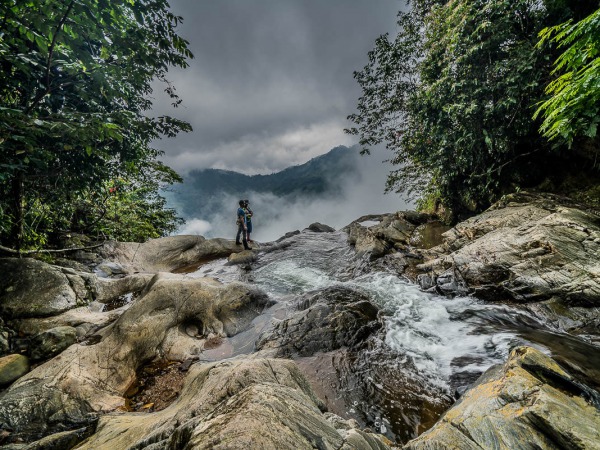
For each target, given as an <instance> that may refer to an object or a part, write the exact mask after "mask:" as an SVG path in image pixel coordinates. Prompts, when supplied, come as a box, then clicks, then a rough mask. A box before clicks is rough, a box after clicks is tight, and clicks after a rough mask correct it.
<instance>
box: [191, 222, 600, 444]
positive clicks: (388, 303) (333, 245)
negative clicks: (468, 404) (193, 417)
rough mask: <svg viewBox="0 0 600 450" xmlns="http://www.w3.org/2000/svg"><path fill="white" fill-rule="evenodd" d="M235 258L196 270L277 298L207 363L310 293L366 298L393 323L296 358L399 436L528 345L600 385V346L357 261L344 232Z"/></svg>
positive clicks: (348, 411)
mask: <svg viewBox="0 0 600 450" xmlns="http://www.w3.org/2000/svg"><path fill="white" fill-rule="evenodd" d="M268 248H269V246H267V245H265V246H263V247H262V249H268ZM225 263H226V259H219V260H214V261H211V262H208V263H205V264H203V265H202V266H200V267H199V268H197V270H195V271H193V272H190V273H188V274H187V276H190V277H205V276H209V277H213V278H216V279H218V280H220V281H222V282H224V283H228V282H232V281H242V282H247V283H251V284H253V285H254V286H256V287H257V288H259V289H261V290H262V291H264V292H266V293H267V294H268V295H269V296H270V297H271V298H272V299H273V300H274V301H275V302H276V303H275V304H274V306H272V307H270V308H268V309H267V310H266V311H262V313H261V314H260V315H259V316H258V317H257V318H256V319H255V320H254V322H253V326H252V327H251V329H249V330H246V331H244V332H242V333H240V334H238V335H235V336H233V337H231V338H228V339H225V340H224V341H223V342H222V343H221V345H219V346H216V347H215V348H211V349H206V350H205V351H204V352H203V353H202V355H201V360H205V361H214V360H219V359H223V358H226V357H231V356H235V355H239V354H248V353H252V352H254V351H255V349H256V342H257V341H258V340H259V339H260V337H261V336H265V335H268V334H269V332H270V331H272V329H273V326H274V325H275V324H277V323H278V322H281V321H283V320H285V319H286V318H288V317H290V315H291V314H293V313H294V312H295V313H297V312H298V304H299V302H300V301H301V300H302V298H303V297H302V296H303V295H306V294H309V293H313V292H318V291H320V290H327V289H331V288H340V289H343V290H347V291H355V292H358V293H360V294H361V295H362V296H363V297H364V296H365V295H366V296H367V297H368V298H369V300H370V301H371V303H373V304H374V305H376V306H377V307H378V308H379V309H380V313H379V321H380V322H382V324H383V326H382V327H381V328H380V330H379V331H378V332H377V333H376V336H371V337H370V338H369V339H370V342H369V345H367V346H365V347H363V348H362V349H361V350H360V351H357V352H354V353H353V354H349V353H348V352H345V351H344V349H339V350H337V351H336V352H324V353H318V352H317V353H316V354H314V355H310V356H299V355H296V356H293V355H292V358H293V359H294V360H296V362H297V363H298V364H299V366H300V367H301V369H302V371H303V373H305V374H306V376H307V378H308V379H309V381H310V382H311V385H312V387H313V389H314V390H315V392H316V393H317V395H318V396H319V397H320V398H321V399H324V401H325V404H326V407H327V409H328V410H329V411H331V412H334V413H336V414H338V415H340V416H342V417H343V418H344V419H355V420H357V421H358V423H359V424H360V425H362V426H363V427H368V428H370V429H371V430H374V431H378V432H381V433H383V434H385V435H386V436H387V437H388V438H389V439H391V440H392V441H396V442H406V441H408V440H409V439H412V438H414V437H416V436H417V435H418V434H420V433H422V432H423V431H425V430H426V429H428V428H429V427H431V426H432V425H433V423H435V421H436V420H437V419H438V418H439V416H440V415H441V414H442V413H443V412H444V411H445V410H446V409H447V408H448V407H450V406H451V405H452V403H453V402H454V401H455V399H456V398H457V397H458V396H459V395H460V393H461V392H462V391H464V390H465V389H466V387H468V385H469V384H471V383H472V382H473V381H475V380H476V379H477V378H478V376H479V375H480V374H481V373H483V372H484V371H485V370H486V369H488V368H489V367H490V366H492V365H494V364H499V363H503V362H504V361H505V360H506V358H507V356H508V354H509V352H510V350H511V349H512V348H513V347H515V346H518V345H529V346H532V347H535V348H537V349H540V350H541V351H543V352H545V353H547V354H550V355H552V356H554V357H555V358H557V360H558V361H559V362H561V363H562V364H564V365H567V366H568V367H569V368H570V369H571V370H573V369H577V370H578V371H579V372H580V373H581V374H583V375H585V374H588V376H589V377H590V378H595V379H596V383H592V384H590V385H591V386H592V387H595V388H598V386H597V383H598V378H597V377H596V376H597V375H598V374H597V371H598V368H599V367H600V348H598V347H596V346H594V345H591V344H589V343H586V342H585V341H584V340H582V339H580V338H577V337H573V336H570V335H568V334H566V333H563V332H561V331H560V330H557V329H553V328H551V327H550V326H549V325H548V324H545V323H543V322H542V321H541V320H539V319H537V318H536V317H534V316H533V315H532V314H531V313H528V312H526V311H525V310H524V309H522V308H519V307H518V306H517V305H504V304H490V303H484V302H483V301H480V300H478V299H476V298H472V297H456V298H446V297H442V296H438V295H434V294H430V293H426V292H423V291H421V290H420V289H419V287H418V286H416V285H415V284H412V283H410V282H408V281H407V280H406V279H404V278H403V277H402V276H398V274H397V272H396V270H394V269H393V268H392V267H389V268H386V267H385V265H382V264H376V265H373V264H371V263H369V262H368V260H367V259H357V258H356V254H355V252H354V249H353V248H352V247H350V246H349V245H348V244H347V235H346V234H345V233H344V232H341V231H338V232H333V233H314V232H310V231H303V232H301V233H300V234H296V235H293V236H290V237H288V238H286V239H283V240H280V241H278V242H277V244H276V245H271V248H270V250H269V251H267V252H265V253H262V252H261V253H260V254H259V256H258V259H257V261H255V262H254V263H252V265H251V266H227V265H225ZM590 374H591V375H590ZM588 381H589V380H588ZM594 384H596V385H595V386H594Z"/></svg>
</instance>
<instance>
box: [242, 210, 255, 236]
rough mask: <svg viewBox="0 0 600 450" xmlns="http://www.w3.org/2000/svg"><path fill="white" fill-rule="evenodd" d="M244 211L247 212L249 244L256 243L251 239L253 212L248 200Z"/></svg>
mask: <svg viewBox="0 0 600 450" xmlns="http://www.w3.org/2000/svg"><path fill="white" fill-rule="evenodd" d="M244 209H245V210H246V229H247V231H246V239H248V242H254V241H253V240H252V239H250V233H252V214H253V213H252V210H251V209H250V202H249V201H248V200H244Z"/></svg>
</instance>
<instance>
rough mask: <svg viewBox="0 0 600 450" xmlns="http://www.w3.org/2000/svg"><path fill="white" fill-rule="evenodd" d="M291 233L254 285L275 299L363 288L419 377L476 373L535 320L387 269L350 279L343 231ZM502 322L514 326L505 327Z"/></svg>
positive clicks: (443, 378) (391, 342)
mask: <svg viewBox="0 0 600 450" xmlns="http://www.w3.org/2000/svg"><path fill="white" fill-rule="evenodd" d="M291 239H293V240H294V243H293V245H291V246H289V247H287V248H286V249H285V250H282V251H277V252H274V253H273V254H268V255H265V256H264V258H262V261H261V263H260V264H259V265H258V267H257V268H256V270H255V271H254V274H253V280H254V283H256V284H257V285H258V286H259V287H260V288H262V289H263V290H265V291H266V292H267V293H268V294H269V295H271V296H273V297H275V298H283V297H284V296H286V295H289V294H302V293H305V292H309V291H313V290H317V289H322V288H326V287H329V286H336V285H337V286H344V287H348V288H352V289H354V290H357V291H360V292H362V293H365V294H367V295H368V296H369V297H370V298H371V300H372V301H373V303H374V304H376V305H377V306H379V307H380V308H381V309H382V310H383V311H384V313H385V318H384V320H385V325H386V335H385V343H386V344H387V345H388V346H389V347H390V349H392V350H394V351H396V352H398V353H399V354H401V355H404V356H405V357H406V358H411V359H412V361H413V362H414V365H415V366H416V368H417V369H418V371H419V372H421V375H422V376H425V377H427V378H428V379H430V380H431V382H432V383H435V384H436V385H438V386H446V387H448V386H449V380H450V378H451V376H452V375H453V374H456V373H459V372H472V373H481V372H483V371H485V370H486V369H487V368H488V367H490V366H491V365H493V364H497V363H500V362H502V361H504V360H505V358H506V356H507V355H508V353H509V351H510V349H511V348H512V347H513V346H514V345H517V344H521V343H523V340H522V338H521V337H520V336H519V330H518V328H519V326H518V324H519V323H526V322H531V321H533V320H534V319H533V318H531V317H529V316H527V315H525V314H524V313H517V312H516V311H514V310H507V309H506V308H503V307H498V306H493V305H489V304H487V305H486V304H484V303H482V302H480V301H478V300H476V299H473V298H469V297H460V298H454V299H448V298H445V297H441V296H437V295H432V294H429V293H426V292H423V291H421V290H420V289H419V287H418V286H416V285H414V284H411V283H408V282H407V281H405V280H404V279H402V278H401V277H399V276H397V275H395V274H392V273H387V272H375V273H369V274H366V275H362V276H359V277H357V278H354V279H351V278H350V277H349V276H348V274H349V273H350V272H351V271H352V270H351V269H350V268H349V267H348V266H349V264H350V262H351V260H352V252H351V251H349V249H348V247H347V244H346V236H345V234H343V233H333V234H330V233H303V234H301V235H298V236H294V237H293V238H291ZM520 314H521V315H523V317H522V318H519V317H518V316H519V315H520ZM503 324H504V325H503ZM506 324H517V326H516V327H515V329H514V330H511V329H510V326H506Z"/></svg>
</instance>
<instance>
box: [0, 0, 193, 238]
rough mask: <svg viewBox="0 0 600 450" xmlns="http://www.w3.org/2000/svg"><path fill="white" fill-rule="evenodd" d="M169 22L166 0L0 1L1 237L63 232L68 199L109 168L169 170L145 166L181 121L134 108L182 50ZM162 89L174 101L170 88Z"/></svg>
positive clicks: (104, 178)
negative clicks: (154, 143) (155, 142)
mask: <svg viewBox="0 0 600 450" xmlns="http://www.w3.org/2000/svg"><path fill="white" fill-rule="evenodd" d="M181 20H182V19H181V18H180V17H177V16H175V15H173V14H172V13H171V12H170V11H169V10H168V3H167V1H166V0H136V1H133V0H111V1H108V0H98V1H84V0H68V1H58V0H43V1H25V0H6V1H4V2H2V4H1V5H0V154H1V158H2V159H1V163H0V194H1V196H2V199H3V200H2V202H1V204H0V205H1V206H0V214H1V216H0V224H1V225H0V233H2V234H1V235H0V236H1V238H2V240H3V242H7V243H9V244H12V245H14V246H16V247H20V246H21V245H22V243H23V241H24V239H25V240H37V241H38V243H43V241H44V239H45V238H46V237H47V236H48V234H49V233H52V232H54V231H58V230H60V229H61V228H62V229H65V228H63V227H66V229H68V226H69V225H70V223H71V222H72V220H73V217H72V215H73V214H74V213H75V210H76V208H75V207H72V206H73V205H72V203H73V199H74V198H76V197H77V196H78V195H80V194H81V193H83V192H86V191H87V192H94V191H97V190H101V189H102V186H104V185H106V183H108V182H110V180H112V179H115V178H117V177H123V178H125V179H127V180H129V182H131V183H134V184H138V185H140V184H142V183H143V182H144V181H145V180H148V179H149V177H150V176H152V175H153V174H154V175H156V174H157V173H158V174H162V175H164V176H161V177H160V179H161V180H162V181H164V182H167V183H168V182H173V181H175V180H177V179H178V177H177V175H176V174H175V173H174V172H172V171H170V169H168V168H166V167H164V166H160V165H157V164H156V158H157V157H158V156H159V155H160V153H159V152H158V151H157V150H156V149H154V148H152V146H151V144H150V143H151V141H152V140H154V139H157V138H159V137H161V136H174V135H175V134H177V133H178V132H179V131H188V130H190V126H189V124H187V123H185V122H182V121H179V120H177V119H174V118H171V117H166V116H165V117H156V118H153V117H148V116H147V115H146V112H147V111H148V110H149V109H150V108H151V106H152V103H151V101H150V99H149V95H150V94H151V92H152V87H151V83H152V81H153V80H155V79H158V80H162V81H164V82H167V81H166V79H165V76H166V73H167V70H168V68H169V67H170V66H179V67H186V66H187V62H186V59H187V58H189V57H192V55H191V53H190V51H189V49H188V43H187V42H186V41H185V40H183V39H182V38H181V37H179V36H178V35H177V34H176V27H177V25H178V24H179V23H180V21H181ZM166 90H167V92H168V93H169V94H170V95H171V96H172V98H173V102H174V104H175V105H177V104H178V102H179V99H178V98H177V96H176V95H175V92H174V89H173V88H172V86H170V85H169V84H167V88H166ZM36 205H38V206H40V205H44V208H36V207H35V206H36ZM48 209H49V211H51V212H52V213H51V214H50V213H48V212H44V210H48ZM35 212H39V213H40V214H42V215H41V216H39V215H36V214H35ZM59 212H60V214H59ZM95 219H96V218H94V217H89V218H88V220H89V221H90V223H92V222H94V220H95ZM42 224H43V226H42ZM125 225H126V224H125ZM165 225H167V224H165ZM167 228H168V225H167ZM26 233H29V234H26ZM38 236H42V237H44V239H39V238H38ZM142 237H143V236H140V238H142Z"/></svg>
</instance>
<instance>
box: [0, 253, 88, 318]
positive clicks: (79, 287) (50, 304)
mask: <svg viewBox="0 0 600 450" xmlns="http://www.w3.org/2000/svg"><path fill="white" fill-rule="evenodd" d="M91 277H92V275H90V274H81V275H77V273H76V272H75V271H74V270H72V269H68V268H61V267H57V266H52V265H50V264H46V263H44V262H42V261H37V260H35V259H30V258H23V259H18V258H1V259H0V314H2V315H3V316H4V317H11V318H13V319H14V318H24V317H44V316H51V315H55V314H59V313H61V312H64V311H67V310H68V309H71V308H75V307H76V306H81V305H83V304H86V303H87V302H89V301H90V300H91V292H90V291H88V290H87V289H86V285H87V284H89V280H90V278H91Z"/></svg>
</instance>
